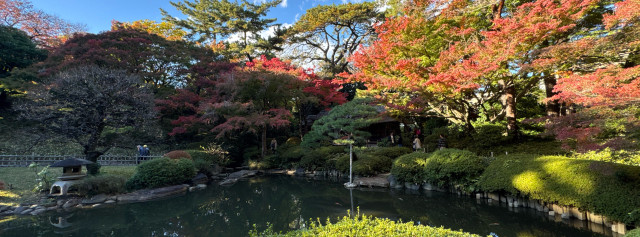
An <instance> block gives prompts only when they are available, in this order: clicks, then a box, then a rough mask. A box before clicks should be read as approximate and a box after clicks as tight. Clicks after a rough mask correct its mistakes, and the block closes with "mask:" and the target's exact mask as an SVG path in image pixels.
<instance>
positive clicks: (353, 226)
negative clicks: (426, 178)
mask: <svg viewBox="0 0 640 237" xmlns="http://www.w3.org/2000/svg"><path fill="white" fill-rule="evenodd" d="M249 236H310V237H311V236H427V237H428V236H448V237H474V236H478V237H479V235H474V234H470V233H464V232H461V231H453V230H450V229H445V228H443V227H431V226H424V225H416V224H414V223H413V222H401V221H399V222H395V221H392V220H389V219H386V218H377V217H368V216H364V215H363V216H360V215H358V216H356V217H355V218H354V217H351V216H345V217H343V218H342V219H340V220H338V222H336V223H335V224H333V223H331V222H330V221H329V220H327V222H326V223H325V224H324V225H323V224H322V222H321V221H320V220H319V219H318V221H317V222H315V221H314V222H311V223H310V224H309V228H308V229H302V230H295V231H290V232H288V233H285V234H281V233H274V232H273V231H272V229H271V228H269V229H267V230H266V231H264V232H261V233H259V232H258V231H257V230H255V229H254V230H253V231H251V232H249Z"/></svg>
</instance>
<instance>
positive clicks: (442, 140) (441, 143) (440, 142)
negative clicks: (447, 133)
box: [436, 134, 447, 150]
mask: <svg viewBox="0 0 640 237" xmlns="http://www.w3.org/2000/svg"><path fill="white" fill-rule="evenodd" d="M436 146H437V147H438V148H439V149H440V150H442V149H444V148H447V138H445V137H444V134H440V138H438V144H437V145H436Z"/></svg>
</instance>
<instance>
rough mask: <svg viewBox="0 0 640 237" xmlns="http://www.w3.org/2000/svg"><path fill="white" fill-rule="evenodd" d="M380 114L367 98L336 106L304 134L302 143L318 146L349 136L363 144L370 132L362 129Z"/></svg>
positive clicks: (306, 146) (312, 146) (305, 145)
mask: <svg viewBox="0 0 640 237" xmlns="http://www.w3.org/2000/svg"><path fill="white" fill-rule="evenodd" d="M378 114H379V112H378V109H377V108H376V107H375V106H374V105H371V100H367V99H355V100H352V101H350V102H347V103H345V104H342V105H340V106H336V107H334V108H333V109H332V110H331V111H329V114H328V115H326V116H324V117H322V118H320V119H319V120H317V121H315V122H314V123H313V126H312V127H311V131H309V133H307V134H306V135H305V136H304V139H302V143H301V144H300V145H301V146H302V147H305V148H317V147H320V146H326V145H330V144H332V143H333V140H335V139H345V138H347V137H350V138H352V139H355V141H356V144H363V143H364V141H365V140H366V139H367V137H368V136H370V134H369V133H368V132H367V131H363V130H362V129H363V128H365V127H367V126H369V125H370V124H371V123H373V122H375V121H377V120H378V119H379V118H378Z"/></svg>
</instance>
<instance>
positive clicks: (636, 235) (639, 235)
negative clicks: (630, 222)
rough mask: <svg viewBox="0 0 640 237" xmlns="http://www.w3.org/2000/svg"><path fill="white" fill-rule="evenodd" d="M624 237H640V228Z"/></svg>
mask: <svg viewBox="0 0 640 237" xmlns="http://www.w3.org/2000/svg"><path fill="white" fill-rule="evenodd" d="M624 237H640V228H638V229H635V230H631V231H629V232H628V233H627V234H626V235H624Z"/></svg>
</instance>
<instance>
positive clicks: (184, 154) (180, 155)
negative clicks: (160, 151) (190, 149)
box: [162, 150, 191, 159]
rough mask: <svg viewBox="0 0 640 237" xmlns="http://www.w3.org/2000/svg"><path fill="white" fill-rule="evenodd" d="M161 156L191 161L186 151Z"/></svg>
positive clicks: (171, 152)
mask: <svg viewBox="0 0 640 237" xmlns="http://www.w3.org/2000/svg"><path fill="white" fill-rule="evenodd" d="M162 156H164V157H169V158H170V159H191V155H190V154H189V153H187V152H186V151H182V150H178V151H170V152H167V153H166V154H164V155H162Z"/></svg>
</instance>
